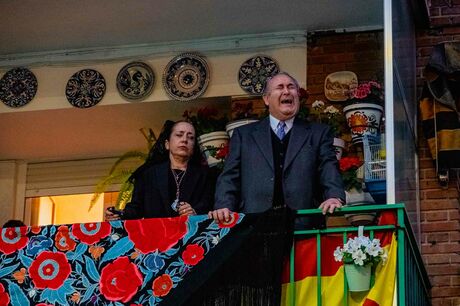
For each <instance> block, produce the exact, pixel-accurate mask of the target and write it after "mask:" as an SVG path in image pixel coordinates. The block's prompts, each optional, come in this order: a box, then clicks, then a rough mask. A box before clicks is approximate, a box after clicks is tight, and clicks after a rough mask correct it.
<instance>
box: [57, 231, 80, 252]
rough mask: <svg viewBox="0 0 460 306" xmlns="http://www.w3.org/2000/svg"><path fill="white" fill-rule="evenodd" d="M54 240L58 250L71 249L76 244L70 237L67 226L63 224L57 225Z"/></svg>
mask: <svg viewBox="0 0 460 306" xmlns="http://www.w3.org/2000/svg"><path fill="white" fill-rule="evenodd" d="M54 242H55V245H56V248H57V249H58V250H59V251H73V250H74V249H75V245H76V242H75V241H73V240H72V238H70V235H69V228H68V227H67V226H65V225H61V226H59V228H58V231H57V233H56V236H55V237H54Z"/></svg>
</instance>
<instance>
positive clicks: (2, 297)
mask: <svg viewBox="0 0 460 306" xmlns="http://www.w3.org/2000/svg"><path fill="white" fill-rule="evenodd" d="M9 303H10V296H9V295H8V293H6V291H5V287H3V285H2V284H0V305H8V304H9Z"/></svg>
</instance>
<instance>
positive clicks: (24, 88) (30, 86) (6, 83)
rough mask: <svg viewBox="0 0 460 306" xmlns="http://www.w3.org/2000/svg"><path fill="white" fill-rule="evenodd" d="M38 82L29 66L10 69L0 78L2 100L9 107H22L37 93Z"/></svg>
mask: <svg viewBox="0 0 460 306" xmlns="http://www.w3.org/2000/svg"><path fill="white" fill-rule="evenodd" d="M37 87H38V82H37V78H36V77H35V75H34V74H33V73H32V71H30V70H29V69H27V68H21V67H19V68H14V69H11V70H9V71H8V72H7V73H5V75H4V76H3V77H2V79H1V80H0V100H2V102H3V103H4V104H5V105H7V106H9V107H21V106H24V105H26V104H27V103H29V102H30V101H31V100H32V99H33V98H34V97H35V94H36V93H37Z"/></svg>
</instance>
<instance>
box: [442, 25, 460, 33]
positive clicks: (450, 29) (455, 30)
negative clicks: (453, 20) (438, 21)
mask: <svg viewBox="0 0 460 306" xmlns="http://www.w3.org/2000/svg"><path fill="white" fill-rule="evenodd" d="M443 33H444V34H448V35H453V34H460V26H457V27H448V28H445V29H443Z"/></svg>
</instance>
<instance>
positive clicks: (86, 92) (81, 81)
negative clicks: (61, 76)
mask: <svg viewBox="0 0 460 306" xmlns="http://www.w3.org/2000/svg"><path fill="white" fill-rule="evenodd" d="M104 94H105V79H104V77H103V76H102V74H100V73H99V72H97V71H96V70H93V69H83V70H80V71H78V72H76V73H75V74H74V75H73V76H72V77H71V78H70V79H69V81H68V82H67V86H66V88H65V95H66V97H67V100H68V101H69V103H70V104H72V105H73V106H75V107H79V108H88V107H91V106H94V105H96V104H98V103H99V102H100V101H101V100H102V97H104Z"/></svg>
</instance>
